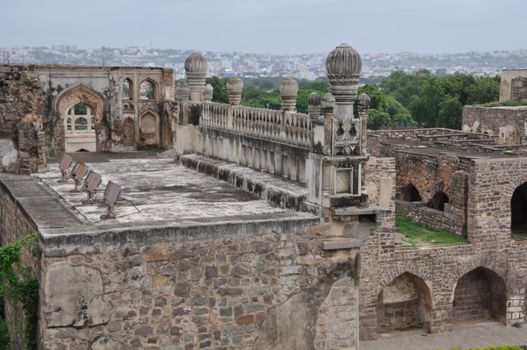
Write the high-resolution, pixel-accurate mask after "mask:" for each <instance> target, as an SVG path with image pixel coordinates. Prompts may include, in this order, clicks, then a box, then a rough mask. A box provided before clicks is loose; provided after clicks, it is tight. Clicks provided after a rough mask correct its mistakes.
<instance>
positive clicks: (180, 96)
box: [175, 83, 190, 102]
mask: <svg viewBox="0 0 527 350" xmlns="http://www.w3.org/2000/svg"><path fill="white" fill-rule="evenodd" d="M175 93H176V101H178V102H185V101H188V100H189V98H190V87H189V86H188V85H187V84H186V83H184V84H180V85H177V86H176V89H175Z"/></svg>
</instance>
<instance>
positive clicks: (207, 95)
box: [203, 84, 214, 102]
mask: <svg viewBox="0 0 527 350" xmlns="http://www.w3.org/2000/svg"><path fill="white" fill-rule="evenodd" d="M213 94H214V88H213V87H212V85H210V84H207V85H205V89H204V90H203V100H204V101H205V102H212V95H213Z"/></svg>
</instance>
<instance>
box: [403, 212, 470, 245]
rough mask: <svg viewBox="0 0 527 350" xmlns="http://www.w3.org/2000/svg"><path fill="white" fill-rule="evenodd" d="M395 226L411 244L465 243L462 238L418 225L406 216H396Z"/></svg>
mask: <svg viewBox="0 0 527 350" xmlns="http://www.w3.org/2000/svg"><path fill="white" fill-rule="evenodd" d="M395 226H396V227H397V229H398V230H399V232H401V233H402V234H403V235H404V236H405V237H406V238H407V239H408V240H409V241H410V242H411V243H414V244H415V242H416V241H422V242H428V243H432V244H455V243H465V242H466V241H467V240H466V239H465V238H464V237H461V236H458V235H455V234H453V233H450V232H447V231H444V230H436V229H433V228H431V227H429V226H426V225H423V224H418V223H416V222H414V221H412V220H410V219H409V218H407V217H406V216H403V215H396V216H395Z"/></svg>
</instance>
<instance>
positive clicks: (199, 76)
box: [185, 52, 209, 102]
mask: <svg viewBox="0 0 527 350" xmlns="http://www.w3.org/2000/svg"><path fill="white" fill-rule="evenodd" d="M208 69H209V65H208V63H207V59H206V58H205V57H204V56H203V55H202V54H200V53H199V52H193V53H192V54H191V55H190V56H188V57H187V59H186V60H185V74H186V76H187V82H188V85H189V86H190V101H192V102H200V101H202V99H203V89H204V86H205V77H206V76H207V72H208Z"/></svg>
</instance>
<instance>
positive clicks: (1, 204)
mask: <svg viewBox="0 0 527 350" xmlns="http://www.w3.org/2000/svg"><path fill="white" fill-rule="evenodd" d="M4 177H7V178H9V175H4ZM35 232H36V225H35V223H34V222H33V220H32V219H31V218H30V217H29V215H28V214H27V212H26V211H25V210H24V208H23V206H22V205H21V203H20V202H19V201H18V200H17V199H16V198H15V196H14V195H13V193H12V191H11V189H10V187H9V186H8V185H7V184H6V183H5V182H3V181H2V179H0V245H7V244H11V243H14V242H15V241H17V240H18V239H20V238H22V237H26V236H28V235H30V234H33V233H35ZM21 263H22V265H23V266H25V267H27V268H28V271H29V273H30V274H31V275H32V276H35V275H36V274H37V273H38V271H39V266H38V260H37V259H36V258H35V257H33V256H32V254H31V252H30V250H29V249H27V248H24V249H23V250H22V256H21ZM4 311H5V314H6V321H7V326H8V330H9V334H10V338H11V348H12V349H23V348H24V334H23V331H21V329H23V327H24V326H23V325H24V324H25V317H24V309H23V306H22V305H21V304H20V303H17V302H15V301H13V300H12V299H10V298H6V299H5V310H4Z"/></svg>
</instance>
